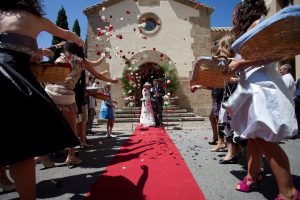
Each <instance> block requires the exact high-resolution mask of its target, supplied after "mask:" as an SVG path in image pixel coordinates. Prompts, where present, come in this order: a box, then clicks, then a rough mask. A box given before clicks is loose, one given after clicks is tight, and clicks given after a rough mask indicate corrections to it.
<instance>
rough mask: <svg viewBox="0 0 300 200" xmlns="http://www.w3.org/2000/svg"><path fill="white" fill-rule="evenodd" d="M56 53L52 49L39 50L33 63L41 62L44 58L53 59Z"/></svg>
mask: <svg viewBox="0 0 300 200" xmlns="http://www.w3.org/2000/svg"><path fill="white" fill-rule="evenodd" d="M53 55H54V53H53V52H52V51H51V50H50V49H46V48H42V49H38V50H37V52H36V53H35V55H34V56H32V58H31V62H41V60H42V59H43V57H44V56H47V57H52V56H53Z"/></svg>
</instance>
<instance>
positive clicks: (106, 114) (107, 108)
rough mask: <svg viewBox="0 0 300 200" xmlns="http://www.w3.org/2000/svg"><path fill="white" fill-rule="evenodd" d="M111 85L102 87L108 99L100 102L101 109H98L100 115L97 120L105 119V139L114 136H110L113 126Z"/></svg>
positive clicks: (113, 112)
mask: <svg viewBox="0 0 300 200" xmlns="http://www.w3.org/2000/svg"><path fill="white" fill-rule="evenodd" d="M110 91H111V84H110V83H106V84H105V86H104V94H106V95H109V99H108V100H107V101H106V100H102V102H101V107H100V113H99V118H100V119H107V126H106V128H107V134H106V137H107V138H111V137H115V135H113V134H112V129H113V127H114V124H115V111H114V109H115V105H114V103H116V102H115V101H113V100H112V97H111V92H110Z"/></svg>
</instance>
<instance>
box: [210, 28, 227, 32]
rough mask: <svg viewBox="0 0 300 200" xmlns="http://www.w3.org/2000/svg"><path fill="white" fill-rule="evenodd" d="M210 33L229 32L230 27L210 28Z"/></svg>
mask: <svg viewBox="0 0 300 200" xmlns="http://www.w3.org/2000/svg"><path fill="white" fill-rule="evenodd" d="M211 31H213V32H217V31H225V32H230V31H231V27H211Z"/></svg>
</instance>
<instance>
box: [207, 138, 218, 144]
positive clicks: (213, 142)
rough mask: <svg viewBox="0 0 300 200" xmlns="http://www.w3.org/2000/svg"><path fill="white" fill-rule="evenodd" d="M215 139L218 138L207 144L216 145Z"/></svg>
mask: <svg viewBox="0 0 300 200" xmlns="http://www.w3.org/2000/svg"><path fill="white" fill-rule="evenodd" d="M217 141H218V139H213V141H211V142H208V144H210V145H216V144H217Z"/></svg>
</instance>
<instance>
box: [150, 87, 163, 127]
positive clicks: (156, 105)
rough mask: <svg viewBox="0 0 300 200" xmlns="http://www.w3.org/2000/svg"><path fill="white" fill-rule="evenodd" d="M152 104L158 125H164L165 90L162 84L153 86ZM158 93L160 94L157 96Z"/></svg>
mask: <svg viewBox="0 0 300 200" xmlns="http://www.w3.org/2000/svg"><path fill="white" fill-rule="evenodd" d="M150 91H151V104H152V108H153V111H154V118H155V123H156V126H161V125H162V110H163V103H164V101H163V96H164V95H165V91H164V89H163V88H162V87H161V86H157V87H155V86H154V87H152V88H151V90H150ZM157 94H158V96H157Z"/></svg>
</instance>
